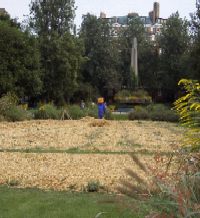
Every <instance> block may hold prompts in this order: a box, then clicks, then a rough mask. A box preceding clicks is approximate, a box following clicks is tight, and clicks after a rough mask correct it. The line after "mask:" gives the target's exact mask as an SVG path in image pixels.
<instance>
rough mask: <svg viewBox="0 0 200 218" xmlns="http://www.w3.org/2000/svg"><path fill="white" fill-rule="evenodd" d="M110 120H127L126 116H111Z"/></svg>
mask: <svg viewBox="0 0 200 218" xmlns="http://www.w3.org/2000/svg"><path fill="white" fill-rule="evenodd" d="M112 119H113V120H127V121H128V120H129V119H128V114H112Z"/></svg>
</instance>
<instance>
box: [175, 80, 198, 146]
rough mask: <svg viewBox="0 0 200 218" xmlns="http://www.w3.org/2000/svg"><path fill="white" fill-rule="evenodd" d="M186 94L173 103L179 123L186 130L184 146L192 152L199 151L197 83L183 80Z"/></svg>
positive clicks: (181, 83) (181, 82) (180, 83)
mask: <svg viewBox="0 0 200 218" xmlns="http://www.w3.org/2000/svg"><path fill="white" fill-rule="evenodd" d="M179 85H183V87H184V89H185V91H186V94H185V95H184V96H183V97H181V98H179V99H178V100H177V101H176V102H175V109H176V110H177V112H178V114H179V116H180V121H181V123H182V125H183V126H185V127H187V128H188V131H187V134H186V135H185V142H184V145H185V146H188V147H190V148H191V149H192V150H195V149H197V150H199V149H200V84H199V83H198V82H197V81H192V80H186V79H183V80H181V81H180V82H179Z"/></svg>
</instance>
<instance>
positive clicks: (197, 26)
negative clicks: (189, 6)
mask: <svg viewBox="0 0 200 218" xmlns="http://www.w3.org/2000/svg"><path fill="white" fill-rule="evenodd" d="M196 8H197V11H196V12H195V13H194V14H193V15H192V21H191V30H192V36H193V38H192V39H193V40H192V50H191V56H190V63H191V78H193V79H198V80H200V62H199V59H200V0H196Z"/></svg>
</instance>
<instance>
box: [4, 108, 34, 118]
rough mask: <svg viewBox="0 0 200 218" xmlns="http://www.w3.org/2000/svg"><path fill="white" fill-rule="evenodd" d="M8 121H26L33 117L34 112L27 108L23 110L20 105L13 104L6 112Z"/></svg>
mask: <svg viewBox="0 0 200 218" xmlns="http://www.w3.org/2000/svg"><path fill="white" fill-rule="evenodd" d="M4 117H5V119H6V120H7V121H12V122H16V121H24V120H30V119H32V114H31V113H30V112H28V111H26V110H23V109H22V108H21V107H20V106H15V105H13V106H12V107H10V108H9V109H8V110H7V111H6V112H5V114H4Z"/></svg>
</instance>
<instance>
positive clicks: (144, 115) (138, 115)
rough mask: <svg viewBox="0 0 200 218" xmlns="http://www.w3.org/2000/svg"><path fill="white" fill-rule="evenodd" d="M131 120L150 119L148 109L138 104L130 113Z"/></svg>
mask: <svg viewBox="0 0 200 218" xmlns="http://www.w3.org/2000/svg"><path fill="white" fill-rule="evenodd" d="M128 118H129V120H149V118H150V117H149V113H148V111H147V110H146V109H145V108H144V107H141V106H136V107H135V108H134V111H133V112H131V113H129V115H128Z"/></svg>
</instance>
